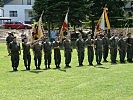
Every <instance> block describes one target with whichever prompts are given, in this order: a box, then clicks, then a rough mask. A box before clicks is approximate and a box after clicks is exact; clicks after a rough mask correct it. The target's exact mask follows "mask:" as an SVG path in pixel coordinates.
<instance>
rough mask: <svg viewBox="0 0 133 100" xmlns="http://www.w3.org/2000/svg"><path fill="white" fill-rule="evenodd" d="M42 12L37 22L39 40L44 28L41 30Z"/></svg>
mask: <svg viewBox="0 0 133 100" xmlns="http://www.w3.org/2000/svg"><path fill="white" fill-rule="evenodd" d="M43 13H44V11H43V12H42V14H41V16H40V18H39V21H38V38H41V37H42V36H43V35H44V28H43V23H42V16H43Z"/></svg>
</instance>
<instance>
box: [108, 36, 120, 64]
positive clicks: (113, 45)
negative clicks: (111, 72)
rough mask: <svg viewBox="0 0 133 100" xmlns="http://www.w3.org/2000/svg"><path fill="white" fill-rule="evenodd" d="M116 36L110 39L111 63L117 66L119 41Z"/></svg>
mask: <svg viewBox="0 0 133 100" xmlns="http://www.w3.org/2000/svg"><path fill="white" fill-rule="evenodd" d="M115 37H116V36H115V34H114V35H113V36H112V37H111V38H110V39H109V48H110V58H111V63H112V64H116V57H117V44H118V42H117V39H116V38H115Z"/></svg>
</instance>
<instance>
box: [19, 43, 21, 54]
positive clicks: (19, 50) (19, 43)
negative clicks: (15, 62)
mask: <svg viewBox="0 0 133 100" xmlns="http://www.w3.org/2000/svg"><path fill="white" fill-rule="evenodd" d="M19 55H21V47H20V43H19Z"/></svg>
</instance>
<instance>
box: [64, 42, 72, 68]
mask: <svg viewBox="0 0 133 100" xmlns="http://www.w3.org/2000/svg"><path fill="white" fill-rule="evenodd" d="M63 46H64V54H65V64H66V67H71V66H69V64H70V62H71V52H72V46H71V40H64V41H63Z"/></svg>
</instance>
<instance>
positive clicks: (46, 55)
mask: <svg viewBox="0 0 133 100" xmlns="http://www.w3.org/2000/svg"><path fill="white" fill-rule="evenodd" d="M45 39H46V40H45V42H43V49H44V59H45V68H46V69H47V68H48V69H50V64H51V53H52V50H51V47H52V45H51V43H50V42H49V40H48V37H46V38H45Z"/></svg>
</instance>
